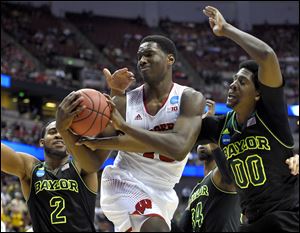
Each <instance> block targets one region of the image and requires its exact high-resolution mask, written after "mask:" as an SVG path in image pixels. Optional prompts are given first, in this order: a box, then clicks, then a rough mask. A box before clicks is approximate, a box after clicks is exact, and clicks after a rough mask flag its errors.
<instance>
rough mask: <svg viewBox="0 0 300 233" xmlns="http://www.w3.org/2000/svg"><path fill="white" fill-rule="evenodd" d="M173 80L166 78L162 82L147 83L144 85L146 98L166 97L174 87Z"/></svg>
mask: <svg viewBox="0 0 300 233" xmlns="http://www.w3.org/2000/svg"><path fill="white" fill-rule="evenodd" d="M173 84H174V83H173V81H169V80H165V81H162V82H160V83H159V84H155V85H152V84H149V83H145V85H144V92H145V93H144V95H145V97H146V99H148V98H157V99H160V98H164V96H165V95H169V93H170V91H171V89H172V87H173Z"/></svg>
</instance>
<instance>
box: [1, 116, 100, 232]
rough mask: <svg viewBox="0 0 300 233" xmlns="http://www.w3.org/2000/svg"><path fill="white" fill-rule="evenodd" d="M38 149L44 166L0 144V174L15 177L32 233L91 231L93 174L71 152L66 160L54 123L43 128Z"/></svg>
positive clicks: (31, 157)
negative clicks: (25, 203) (29, 219)
mask: <svg viewBox="0 0 300 233" xmlns="http://www.w3.org/2000/svg"><path fill="white" fill-rule="evenodd" d="M40 145H41V146H42V147H44V152H45V162H41V161H39V160H38V159H37V158H35V157H34V156H32V155H29V154H26V153H21V152H15V151H13V150H12V149H11V148H9V147H7V146H6V145H4V144H2V143H1V171H3V172H6V173H8V174H11V175H15V176H17V177H19V179H20V182H21V186H22V192H23V195H24V198H25V199H26V201H27V205H28V208H29V212H30V216H31V219H32V225H33V230H34V231H41V232H49V231H53V232H54V231H56V232H57V231H61V232H62V231H68V232H69V231H71V232H72V231H73V232H88V231H95V227H94V215H95V204H96V192H97V190H98V179H97V173H96V172H90V170H89V167H87V166H86V164H84V163H82V160H81V157H80V156H78V153H77V151H75V150H73V151H72V155H73V158H74V159H73V160H70V158H69V156H68V154H67V151H66V146H65V143H64V141H63V139H62V137H61V135H60V134H59V133H58V131H57V129H56V124H55V121H53V122H51V123H49V124H47V125H46V126H45V127H44V129H43V131H42V135H41V139H40ZM78 148H80V147H78ZM78 152H79V151H78ZM79 157H80V158H79Z"/></svg>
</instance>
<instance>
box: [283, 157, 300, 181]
mask: <svg viewBox="0 0 300 233" xmlns="http://www.w3.org/2000/svg"><path fill="white" fill-rule="evenodd" d="M285 163H286V164H287V165H289V169H290V170H291V174H292V175H294V176H296V175H299V155H298V154H295V155H294V156H293V157H290V158H288V159H287V160H285Z"/></svg>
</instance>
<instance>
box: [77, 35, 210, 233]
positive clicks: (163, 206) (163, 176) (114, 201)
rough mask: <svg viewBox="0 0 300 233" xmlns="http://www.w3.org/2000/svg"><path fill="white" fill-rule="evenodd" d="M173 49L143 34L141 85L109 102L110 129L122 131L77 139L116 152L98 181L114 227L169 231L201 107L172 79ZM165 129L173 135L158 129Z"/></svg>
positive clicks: (202, 101) (199, 97)
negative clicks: (176, 185) (116, 135)
mask: <svg viewBox="0 0 300 233" xmlns="http://www.w3.org/2000/svg"><path fill="white" fill-rule="evenodd" d="M176 53H177V52H176V47H175V45H174V43H173V42H172V41H171V40H169V39H168V38H166V37H163V36H157V35H153V36H148V37H145V38H144V39H143V40H142V42H141V43H140V46H139V49H138V52H137V56H138V64H137V67H138V69H139V71H140V73H141V76H142V77H143V79H144V82H145V83H144V85H142V86H140V87H138V88H136V89H134V90H132V91H130V92H128V93H126V96H125V95H124V96H116V97H115V98H114V100H113V101H114V103H112V104H113V105H114V106H116V108H115V110H114V111H113V113H112V122H113V125H114V128H115V129H116V130H118V131H122V132H123V133H125V134H124V135H120V136H118V137H110V138H106V139H99V138H96V139H89V138H83V139H82V140H81V141H80V142H78V143H77V144H84V145H86V146H87V147H89V148H91V149H92V150H96V149H106V150H114V149H115V150H119V153H118V156H117V158H116V159H115V162H114V165H111V166H107V167H105V169H104V171H103V174H102V181H101V207H102V209H103V211H104V214H105V215H106V217H108V219H109V220H110V221H112V222H113V223H114V226H115V230H116V231H153V232H154V231H161V232H166V231H170V229H171V227H170V220H171V219H172V217H173V214H174V212H175V210H176V208H177V205H178V197H177V195H176V192H175V190H174V189H173V188H174V185H175V184H176V183H177V182H178V181H179V179H180V177H181V175H182V172H183V169H184V166H185V164H186V162H187V158H188V156H187V154H188V153H189V151H190V150H191V149H192V147H193V145H194V144H195V142H196V139H197V136H198V134H199V133H200V128H201V122H202V118H201V117H202V113H203V110H204V106H205V99H204V97H203V96H202V94H201V93H199V92H196V91H195V90H193V89H192V88H188V87H185V86H180V85H178V84H176V83H173V81H172V66H173V64H174V62H175V60H176ZM104 74H105V75H110V72H109V71H108V72H105V73H104ZM191 103H192V104H191ZM124 118H126V121H125V120H124ZM168 131H169V132H172V133H171V134H169V135H167V134H165V133H159V132H168Z"/></svg>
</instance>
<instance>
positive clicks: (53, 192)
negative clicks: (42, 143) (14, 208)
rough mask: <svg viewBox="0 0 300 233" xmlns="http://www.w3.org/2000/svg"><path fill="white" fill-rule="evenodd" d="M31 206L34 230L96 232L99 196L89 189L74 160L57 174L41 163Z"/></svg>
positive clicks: (34, 185)
mask: <svg viewBox="0 0 300 233" xmlns="http://www.w3.org/2000/svg"><path fill="white" fill-rule="evenodd" d="M27 204H28V207H29V212H30V215H31V219H32V225H33V230H34V231H39V232H50V231H51V232H88V231H95V227H94V213H95V205H96V193H94V192H92V191H90V190H89V189H88V188H87V187H86V186H85V184H84V182H83V180H82V179H81V177H80V175H79V173H78V171H77V170H76V168H75V165H74V164H73V161H68V162H67V163H65V164H64V165H63V166H61V167H60V168H59V170H58V171H57V173H56V174H54V173H53V172H51V171H49V170H47V168H46V167H45V163H39V164H37V165H36V166H35V167H34V169H33V172H32V183H31V190H30V196H29V200H28V202H27ZM37 220H38V221H37Z"/></svg>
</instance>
